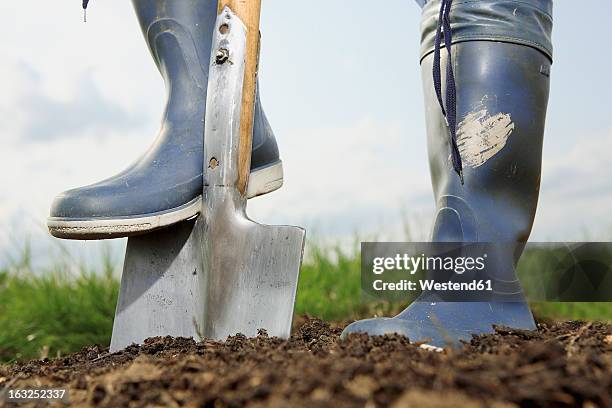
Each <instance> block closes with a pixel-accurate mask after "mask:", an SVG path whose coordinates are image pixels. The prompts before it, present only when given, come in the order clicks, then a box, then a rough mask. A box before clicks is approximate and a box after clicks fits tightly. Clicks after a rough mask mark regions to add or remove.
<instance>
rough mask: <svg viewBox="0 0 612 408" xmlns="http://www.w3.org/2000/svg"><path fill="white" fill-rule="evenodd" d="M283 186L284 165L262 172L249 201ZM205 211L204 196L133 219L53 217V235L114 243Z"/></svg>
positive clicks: (254, 175) (254, 177) (251, 185)
mask: <svg viewBox="0 0 612 408" xmlns="http://www.w3.org/2000/svg"><path fill="white" fill-rule="evenodd" d="M282 185H283V163H282V161H280V160H279V161H278V162H276V163H274V164H271V165H268V166H266V167H263V168H259V169H257V170H255V171H253V172H252V173H251V175H250V176H249V184H248V187H247V198H254V197H257V196H261V195H264V194H267V193H271V192H272V191H275V190H278V189H279V188H281V187H282ZM201 209H202V196H199V197H197V198H194V199H193V200H191V201H190V202H188V203H186V204H183V205H181V206H180V207H176V208H172V209H170V210H165V211H160V212H157V213H151V214H142V215H136V216H130V217H99V218H90V219H86V218H79V219H74V218H59V217H49V219H48V220H47V226H48V228H49V232H50V233H51V235H53V236H54V237H57V238H63V239H77V240H90V239H113V238H125V237H130V236H135V235H140V234H145V233H148V232H151V231H154V230H156V229H160V228H164V227H168V226H170V225H173V224H176V223H177V222H181V221H185V220H189V219H192V218H195V217H196V216H197V215H198V214H199V213H200V211H201Z"/></svg>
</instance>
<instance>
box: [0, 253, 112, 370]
mask: <svg viewBox="0 0 612 408" xmlns="http://www.w3.org/2000/svg"><path fill="white" fill-rule="evenodd" d="M106 259H107V261H105V262H104V263H103V265H101V267H100V270H98V271H93V270H87V269H85V268H82V267H81V268H79V270H78V271H77V272H76V273H75V272H71V271H70V269H69V268H68V267H67V266H66V265H65V264H63V263H58V265H56V266H55V267H54V268H52V269H50V270H39V271H32V270H31V268H30V265H29V262H26V263H22V264H19V265H16V266H13V267H11V268H10V270H4V271H0V360H4V361H7V360H9V361H10V360H19V359H26V358H37V357H47V356H49V357H54V356H57V355H60V354H66V353H70V352H74V351H76V350H79V349H81V348H82V347H83V346H85V345H91V344H103V345H107V344H109V342H110V335H111V331H112V322H113V320H112V319H113V316H114V313H115V305H116V299H117V296H118V293H119V281H118V280H117V279H116V277H115V276H113V268H114V265H113V264H112V263H110V262H109V261H108V259H109V258H106Z"/></svg>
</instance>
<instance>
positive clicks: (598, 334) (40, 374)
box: [0, 318, 612, 408]
mask: <svg viewBox="0 0 612 408" xmlns="http://www.w3.org/2000/svg"><path fill="white" fill-rule="evenodd" d="M299 320H300V321H299V323H298V324H297V327H296V329H295V330H294V334H293V336H292V337H291V339H289V340H286V341H285V340H280V339H277V338H271V337H268V336H267V334H266V333H265V332H261V333H260V335H259V336H258V337H257V338H253V339H247V338H245V337H244V336H240V335H238V336H235V337H231V338H229V339H228V340H227V341H226V342H224V343H220V342H213V341H204V342H200V343H197V342H195V341H193V340H192V339H184V338H170V337H166V338H152V339H149V340H147V341H146V343H145V344H144V345H142V346H131V347H129V348H128V349H126V350H124V351H121V352H118V353H115V354H109V353H108V351H107V350H106V349H104V348H101V347H97V346H94V347H88V348H85V349H83V350H82V351H80V352H79V353H76V354H73V355H69V356H66V357H62V358H58V359H54V360H39V361H31V362H26V363H21V364H16V365H12V366H0V391H1V390H2V389H8V388H11V389H15V388H26V387H35V386H36V387H67V388H68V390H69V398H70V402H71V403H73V404H76V405H80V406H100V407H122V406H131V407H140V406H169V407H172V406H202V407H242V406H249V407H264V406H266V407H267V406H271V407H327V406H333V407H357V406H359V407H361V406H365V407H378V406H391V407H412V406H414V407H447V406H452V407H460V406H464V407H512V406H523V407H537V406H544V407H564V406H578V407H585V408H590V407H598V406H601V407H612V325H609V324H605V323H585V322H563V323H548V324H546V323H540V324H539V329H538V330H537V331H533V332H531V331H521V330H513V329H507V328H503V327H498V328H497V329H496V332H495V333H494V334H488V335H484V336H479V337H474V338H473V339H472V341H471V342H470V343H466V344H464V347H463V348H462V349H458V350H451V349H446V350H444V351H442V352H439V351H428V350H425V349H424V348H422V347H420V345H418V344H411V343H410V342H409V341H408V339H406V338H405V337H402V336H395V335H392V336H384V337H368V336H366V335H352V336H351V337H349V338H348V339H347V340H340V339H339V335H340V333H341V327H340V325H331V326H330V325H329V324H327V323H324V322H322V321H321V320H318V319H311V318H301V319H299ZM0 405H1V403H0Z"/></svg>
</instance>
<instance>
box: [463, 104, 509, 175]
mask: <svg viewBox="0 0 612 408" xmlns="http://www.w3.org/2000/svg"><path fill="white" fill-rule="evenodd" d="M513 131H514V123H513V122H512V118H511V117H510V114H509V113H497V114H495V115H493V116H491V115H490V114H489V112H488V111H487V108H486V107H484V106H483V105H480V106H479V108H477V109H476V110H474V111H472V112H470V113H469V114H467V115H466V117H465V118H464V119H463V120H462V121H461V122H460V123H459V125H458V126H457V146H458V147H459V152H460V153H461V159H462V160H463V162H464V163H465V164H466V165H468V166H470V167H473V168H476V167H479V166H482V165H483V164H485V163H486V162H487V160H489V159H490V158H491V157H493V156H495V155H496V154H497V153H498V152H499V151H500V150H502V149H503V148H504V146H506V143H507V141H508V138H509V137H510V135H511V134H512V132H513Z"/></svg>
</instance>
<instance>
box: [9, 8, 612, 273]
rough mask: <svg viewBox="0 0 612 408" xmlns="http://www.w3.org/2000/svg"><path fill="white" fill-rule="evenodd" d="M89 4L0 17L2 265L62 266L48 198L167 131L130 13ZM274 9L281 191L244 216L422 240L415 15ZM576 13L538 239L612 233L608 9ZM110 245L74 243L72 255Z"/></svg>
mask: <svg viewBox="0 0 612 408" xmlns="http://www.w3.org/2000/svg"><path fill="white" fill-rule="evenodd" d="M79 3H80V2H79V1H76V0H74V1H70V2H69V1H61V2H41V1H39V0H21V1H20V2H18V3H15V2H2V4H0V12H1V13H2V15H3V16H4V23H3V25H2V26H0V38H2V40H1V41H2V56H1V57H0V58H1V61H2V63H1V64H0V87H1V89H2V93H0V135H1V138H2V139H1V140H2V143H3V146H2V149H0V186H1V187H2V188H1V189H0V263H1V262H2V259H5V258H3V257H6V256H8V255H9V254H11V253H13V252H14V251H15V250H16V248H18V247H19V246H20V245H21V244H22V243H23V241H24V238H25V237H28V238H29V239H30V240H31V242H32V244H33V247H34V249H35V256H36V255H37V254H44V255H46V254H48V253H49V251H54V250H55V249H56V248H57V243H56V242H55V240H53V239H52V238H51V237H49V236H48V235H47V233H46V232H45V226H44V220H45V217H46V215H47V212H48V207H49V204H50V202H51V200H52V198H53V196H54V195H55V194H57V193H59V192H60V191H62V190H65V189H68V188H72V187H76V186H80V185H84V184H89V183H92V182H95V181H98V180H100V179H102V178H105V177H107V176H109V175H111V174H114V173H115V172H117V171H120V170H121V169H123V168H124V167H126V166H127V165H128V164H130V162H131V161H132V160H134V159H136V158H137V157H138V156H139V155H140V153H141V152H142V151H144V150H145V149H146V148H147V147H148V145H149V144H150V143H151V142H152V140H153V138H154V137H155V134H156V132H157V127H158V125H159V118H160V116H161V112H162V109H163V105H162V103H163V98H164V89H163V84H162V82H161V79H160V77H159V74H158V73H157V71H156V68H155V66H154V64H153V62H152V60H151V58H150V56H149V54H148V50H147V48H146V46H145V43H144V40H143V38H142V35H141V33H140V31H139V27H138V24H137V22H136V19H135V16H134V12H133V10H132V7H131V4H130V2H128V1H125V0H93V1H92V2H91V6H90V10H89V18H88V20H89V21H88V23H87V24H83V22H82V15H81V10H80V7H79ZM263 3H264V5H263V7H264V8H263V16H262V33H263V44H262V56H261V72H260V77H261V90H262V98H263V103H264V107H265V109H266V111H267V114H268V116H269V119H270V122H271V123H272V126H273V128H274V130H275V132H276V134H277V138H278V142H279V146H280V149H281V155H282V158H283V160H284V162H285V172H286V185H285V186H284V187H283V189H282V190H281V191H279V192H276V193H274V194H271V195H268V196H266V197H263V198H259V199H256V200H252V201H251V202H250V204H249V214H250V215H251V216H252V217H253V218H254V219H256V220H258V221H260V222H267V223H291V224H297V225H303V226H306V227H308V229H309V231H310V232H311V233H312V234H314V235H317V236H319V237H324V238H326V239H329V240H344V239H349V238H351V237H353V236H354V234H355V233H359V234H362V235H376V236H377V237H379V238H381V239H382V238H388V239H398V238H402V236H403V234H404V225H405V224H409V225H410V227H411V230H412V233H413V234H414V235H415V236H416V237H417V238H423V239H425V238H426V237H427V231H428V229H429V224H430V222H431V218H432V214H433V209H434V202H433V198H432V194H431V187H430V180H429V171H428V167H427V162H426V155H425V149H426V145H425V125H424V117H423V112H424V109H423V104H422V91H421V83H420V68H419V65H418V49H419V17H420V9H419V8H418V6H417V5H416V4H415V3H414V2H413V1H411V0H389V1H387V2H384V6H375V7H374V6H372V4H373V2H371V1H367V0H332V1H329V0H328V1H317V0H310V1H308V2H295V1H283V0H264V2H263ZM585 3H587V2H585ZM377 4H378V3H377ZM380 4H383V3H380ZM576 4H578V2H571V1H567V0H565V1H557V2H556V3H555V11H554V18H555V27H554V35H553V40H554V46H555V62H554V65H553V69H552V76H551V79H552V89H551V97H550V104H549V115H548V120H547V128H546V137H545V147H544V170H543V176H542V180H543V181H542V194H541V200H540V206H539V208H538V214H537V217H536V223H535V227H534V232H533V234H532V240H552V241H561V240H567V241H571V240H583V239H585V238H587V237H588V238H591V239H609V238H610V235H612V213H611V212H610V208H612V181H611V180H610V174H611V172H610V163H612V106H611V104H610V100H609V95H612V82H611V81H609V75H610V72H612V50H611V49H610V47H609V45H606V43H605V41H603V40H604V39H605V38H607V37H608V31H609V17H610V16H612V2H609V1H607V0H588V4H589V7H588V8H585V7H577V6H576ZM581 4H582V2H581ZM593 10H596V13H593ZM113 245H115V246H121V245H123V244H122V242H121V241H120V242H117V243H114V244H113ZM99 246H100V243H96V242H90V243H67V244H66V248H68V249H69V250H70V251H75V252H76V253H96V252H99ZM54 248H55V249H54ZM45 258H46V256H45Z"/></svg>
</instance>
